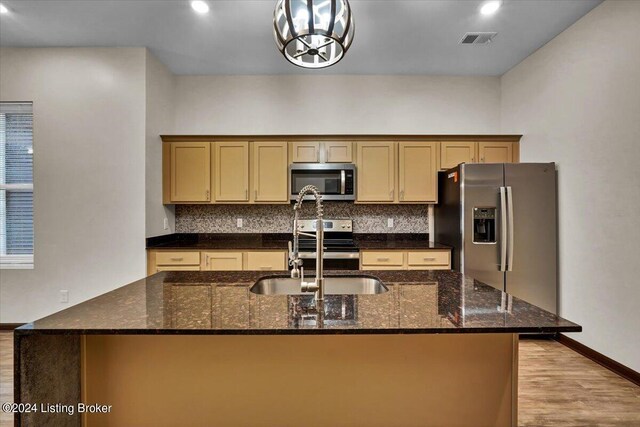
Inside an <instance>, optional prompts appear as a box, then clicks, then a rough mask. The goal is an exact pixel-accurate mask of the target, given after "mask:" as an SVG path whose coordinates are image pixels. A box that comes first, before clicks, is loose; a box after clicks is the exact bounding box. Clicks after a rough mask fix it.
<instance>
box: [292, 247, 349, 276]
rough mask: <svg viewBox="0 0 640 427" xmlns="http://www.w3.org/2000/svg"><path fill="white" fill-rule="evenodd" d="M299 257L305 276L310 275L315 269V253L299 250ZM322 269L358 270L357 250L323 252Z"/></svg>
mask: <svg viewBox="0 0 640 427" xmlns="http://www.w3.org/2000/svg"><path fill="white" fill-rule="evenodd" d="M299 256H300V259H301V260H302V266H303V267H304V272H305V273H304V274H305V276H312V275H314V274H315V269H316V259H317V256H316V253H315V252H300V253H299ZM323 259H324V263H323V269H324V270H358V269H359V268H360V253H359V252H325V253H324V258H323Z"/></svg>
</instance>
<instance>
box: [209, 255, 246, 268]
mask: <svg viewBox="0 0 640 427" xmlns="http://www.w3.org/2000/svg"><path fill="white" fill-rule="evenodd" d="M202 270H204V271H242V252H203V253H202Z"/></svg>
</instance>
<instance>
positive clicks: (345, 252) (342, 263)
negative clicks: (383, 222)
mask: <svg viewBox="0 0 640 427" xmlns="http://www.w3.org/2000/svg"><path fill="white" fill-rule="evenodd" d="M323 224H324V248H325V249H324V256H323V259H324V269H325V270H357V269H358V267H359V264H360V261H359V260H360V252H359V251H358V248H357V247H356V245H355V243H354V242H353V221H352V220H350V219H325V220H324V221H323ZM315 228H316V220H315V219H309V220H299V221H298V230H300V231H308V232H313V231H315ZM299 245H300V259H302V260H303V267H304V269H305V272H308V274H310V273H311V272H312V271H313V269H314V268H315V266H316V258H317V255H316V241H315V239H313V238H311V237H306V236H300V243H299Z"/></svg>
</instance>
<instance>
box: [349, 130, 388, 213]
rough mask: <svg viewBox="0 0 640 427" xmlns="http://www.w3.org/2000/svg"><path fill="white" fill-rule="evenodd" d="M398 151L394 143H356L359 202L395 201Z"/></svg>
mask: <svg viewBox="0 0 640 427" xmlns="http://www.w3.org/2000/svg"><path fill="white" fill-rule="evenodd" d="M396 149H397V144H395V143H394V142H358V143H356V165H357V168H358V178H357V181H358V184H357V187H358V192H357V196H356V197H357V201H358V202H378V203H390V202H393V201H394V200H395V187H396Z"/></svg>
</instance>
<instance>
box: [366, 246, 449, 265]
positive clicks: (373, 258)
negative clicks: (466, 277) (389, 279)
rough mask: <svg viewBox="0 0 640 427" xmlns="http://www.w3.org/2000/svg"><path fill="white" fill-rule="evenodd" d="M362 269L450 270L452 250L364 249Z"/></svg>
mask: <svg viewBox="0 0 640 427" xmlns="http://www.w3.org/2000/svg"><path fill="white" fill-rule="evenodd" d="M360 269H361V270H450V269H451V251H450V250H448V249H428V250H422V251H362V252H361V253H360Z"/></svg>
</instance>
